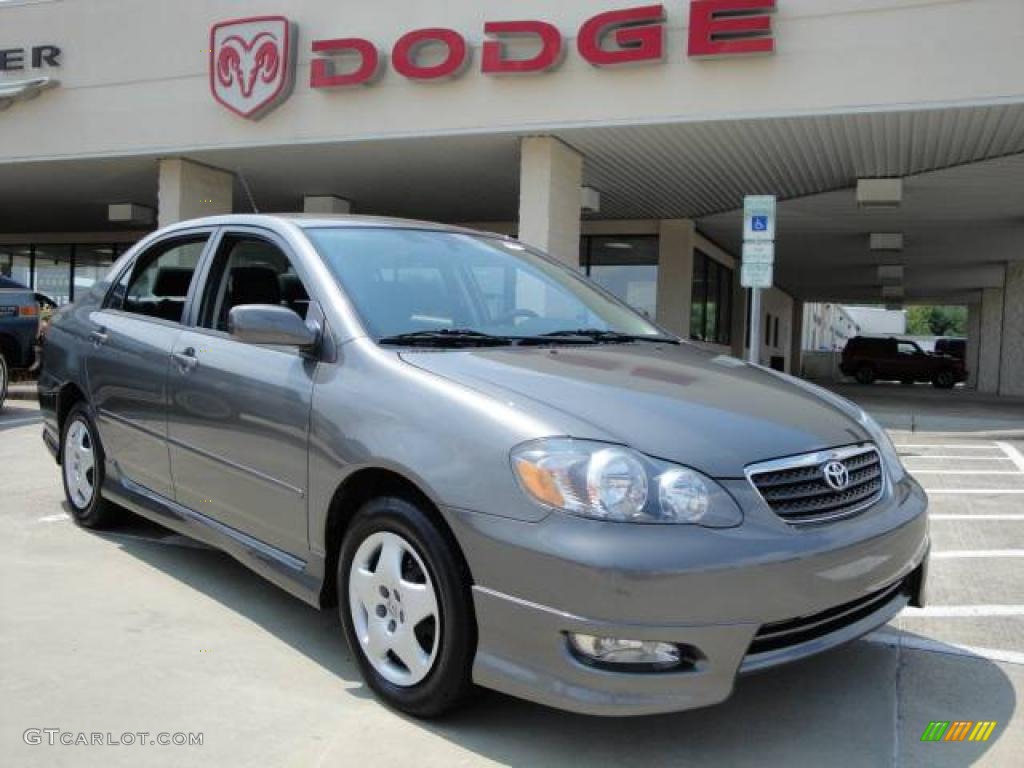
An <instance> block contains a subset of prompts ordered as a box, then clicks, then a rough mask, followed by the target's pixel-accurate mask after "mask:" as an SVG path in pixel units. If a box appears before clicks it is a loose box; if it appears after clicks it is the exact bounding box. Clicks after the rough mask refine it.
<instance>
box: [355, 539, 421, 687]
mask: <svg viewBox="0 0 1024 768" xmlns="http://www.w3.org/2000/svg"><path fill="white" fill-rule="evenodd" d="M348 584H349V586H348V590H349V611H350V612H351V617H352V624H353V627H354V628H355V633H356V637H357V638H358V640H359V645H360V647H361V649H362V651H363V653H364V654H365V655H366V658H367V659H368V660H369V662H370V664H372V665H373V668H374V669H375V670H377V672H378V673H379V674H380V675H381V676H382V677H383V678H384V679H385V680H387V681H388V682H390V683H392V684H393V685H396V686H399V687H409V686H413V685H416V684H417V683H419V682H421V681H422V680H423V679H424V678H426V677H427V675H428V674H430V670H431V669H432V668H433V666H434V662H435V661H436V659H437V654H438V649H439V648H440V646H441V615H440V609H439V607H438V605H439V604H438V598H437V591H436V590H435V588H434V584H433V582H432V581H431V578H430V573H429V572H428V570H427V568H426V566H425V565H424V563H423V559H422V558H421V557H420V555H419V553H417V552H416V550H415V549H414V548H413V546H412V545H411V544H410V543H409V542H408V541H406V540H405V539H404V538H402V537H401V536H399V535H398V534H396V533H392V532H390V531H378V532H377V533H373V534H371V535H370V536H368V537H367V538H366V539H365V540H364V541H363V542H362V543H361V544H360V545H359V548H358V549H357V550H356V554H355V557H353V558H352V565H351V568H350V570H349V580H348Z"/></svg>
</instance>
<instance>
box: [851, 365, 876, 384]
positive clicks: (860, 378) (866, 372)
mask: <svg viewBox="0 0 1024 768" xmlns="http://www.w3.org/2000/svg"><path fill="white" fill-rule="evenodd" d="M854 378H856V379H857V383H858V384H873V383H874V382H875V369H874V368H872V367H871V366H870V365H862V366H861V367H860V368H858V369H857V373H856V375H855V376H854Z"/></svg>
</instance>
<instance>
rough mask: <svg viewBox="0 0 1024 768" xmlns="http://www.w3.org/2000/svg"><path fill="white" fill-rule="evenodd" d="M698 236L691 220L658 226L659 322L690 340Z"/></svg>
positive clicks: (669, 221)
mask: <svg viewBox="0 0 1024 768" xmlns="http://www.w3.org/2000/svg"><path fill="white" fill-rule="evenodd" d="M695 236H696V227H695V226H694V223H693V222H692V221H690V220H688V219H668V220H665V221H662V222H661V223H660V224H659V226H658V288H657V292H658V301H657V321H658V323H659V324H660V325H663V326H664V327H665V328H667V329H668V330H669V331H671V332H672V333H674V334H676V335H677V336H681V337H682V338H684V339H688V338H690V303H691V297H692V293H693V248H694V244H695V240H696V237H695Z"/></svg>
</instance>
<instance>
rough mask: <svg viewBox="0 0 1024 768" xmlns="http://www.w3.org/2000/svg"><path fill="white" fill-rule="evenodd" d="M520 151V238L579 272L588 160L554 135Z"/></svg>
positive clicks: (530, 141) (533, 139) (534, 139)
mask: <svg viewBox="0 0 1024 768" xmlns="http://www.w3.org/2000/svg"><path fill="white" fill-rule="evenodd" d="M520 150H521V157H520V168H519V239H520V240H522V241H523V242H524V243H528V244H529V245H532V246H535V247H537V248H540V249H541V250H544V251H547V252H548V253H549V254H551V255H552V256H554V257H555V258H556V259H558V260H560V261H563V262H565V263H566V264H568V265H570V266H573V267H576V268H579V266H580V200H581V194H582V192H581V190H582V186H583V156H582V155H581V154H580V153H579V152H577V151H576V150H574V149H572V148H571V147H569V146H567V145H566V144H563V143H562V142H561V141H559V140H558V139H556V138H553V137H551V136H527V137H526V138H524V139H523V140H522V144H521V148H520Z"/></svg>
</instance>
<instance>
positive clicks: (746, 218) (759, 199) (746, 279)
mask: <svg viewBox="0 0 1024 768" xmlns="http://www.w3.org/2000/svg"><path fill="white" fill-rule="evenodd" d="M774 267H775V196H774V195H748V196H747V197H745V198H744V199H743V262H742V265H741V267H740V285H742V286H743V287H744V288H749V289H750V350H749V353H748V358H747V359H748V360H750V362H752V363H760V362H761V355H760V350H761V289H762V288H771V286H772V277H773V271H774Z"/></svg>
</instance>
